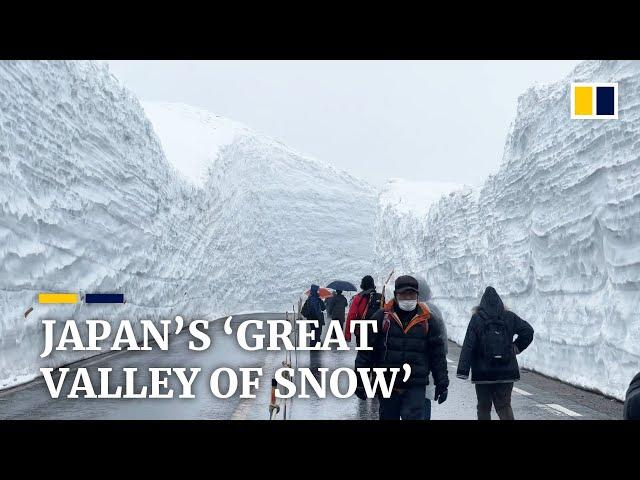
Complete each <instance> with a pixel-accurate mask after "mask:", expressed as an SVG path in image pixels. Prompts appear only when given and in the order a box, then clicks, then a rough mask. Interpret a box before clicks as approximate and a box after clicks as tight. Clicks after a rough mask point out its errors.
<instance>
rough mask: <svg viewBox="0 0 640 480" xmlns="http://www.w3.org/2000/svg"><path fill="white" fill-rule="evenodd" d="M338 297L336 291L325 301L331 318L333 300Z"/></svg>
mask: <svg viewBox="0 0 640 480" xmlns="http://www.w3.org/2000/svg"><path fill="white" fill-rule="evenodd" d="M335 298H336V294H335V293H334V294H333V295H331V296H330V297H329V298H327V299H326V300H325V301H324V305H325V307H326V308H327V310H326V311H327V315H328V317H329V318H331V309H332V308H333V300H334V299H335Z"/></svg>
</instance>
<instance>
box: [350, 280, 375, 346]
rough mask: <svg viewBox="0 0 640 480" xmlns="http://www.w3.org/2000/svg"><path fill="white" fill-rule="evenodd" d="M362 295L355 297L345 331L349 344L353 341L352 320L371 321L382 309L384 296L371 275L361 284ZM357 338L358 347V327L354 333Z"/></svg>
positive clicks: (358, 344)
mask: <svg viewBox="0 0 640 480" xmlns="http://www.w3.org/2000/svg"><path fill="white" fill-rule="evenodd" d="M360 288H361V289H362V290H361V291H360V293H358V294H357V295H356V296H354V297H353V301H352V302H351V306H350V307H349V313H348V314H347V321H346V324H345V329H344V338H345V339H346V340H347V342H350V341H351V321H352V320H369V319H371V318H372V317H373V314H374V313H376V312H377V311H378V310H380V308H382V304H381V301H382V295H381V294H379V293H377V292H376V285H375V283H374V282H373V277H372V276H371V275H365V276H364V277H362V281H361V282H360ZM353 333H354V335H355V337H356V345H357V346H358V347H359V346H360V330H359V328H358V327H357V326H356V328H355V329H354V331H353Z"/></svg>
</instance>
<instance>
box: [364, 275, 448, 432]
mask: <svg viewBox="0 0 640 480" xmlns="http://www.w3.org/2000/svg"><path fill="white" fill-rule="evenodd" d="M418 293H419V286H418V282H417V280H416V279H415V278H413V277H411V276H409V275H402V276H400V277H398V278H397V279H396V282H395V292H394V296H393V298H392V299H391V300H390V301H389V302H388V303H387V304H386V305H385V306H384V308H383V309H380V310H378V311H377V312H376V313H375V314H374V315H373V317H372V319H373V320H375V321H376V323H377V327H378V328H377V332H374V331H373V328H370V329H369V330H368V335H369V338H370V339H371V342H370V345H372V347H373V348H372V350H358V354H357V356H356V361H355V367H356V369H357V368H369V369H370V368H377V367H380V368H400V369H402V366H403V365H404V364H405V363H406V364H408V365H409V366H410V367H411V374H410V375H409V378H408V379H407V380H406V381H404V379H403V377H402V375H398V376H396V379H395V383H394V385H392V391H391V396H390V397H389V398H384V397H382V395H381V394H380V392H377V396H378V400H379V409H378V412H379V418H380V420H399V419H403V420H424V419H425V413H426V412H425V395H426V388H427V384H428V383H429V372H431V373H432V374H433V378H434V382H435V386H436V388H435V399H436V400H437V401H438V403H443V402H444V401H445V400H446V399H447V395H448V387H449V375H448V371H447V358H446V354H445V342H444V340H443V337H442V333H441V331H440V326H439V325H438V323H431V322H430V319H431V312H430V311H429V307H428V306H427V305H426V304H424V303H421V302H420V303H419V302H418ZM390 377H391V374H390V373H388V374H387V381H390V379H391V378H390ZM358 382H359V383H358V387H357V388H356V396H358V398H360V399H362V400H365V399H366V398H367V397H366V394H365V391H364V386H363V385H362V384H361V382H362V380H361V379H360V377H358Z"/></svg>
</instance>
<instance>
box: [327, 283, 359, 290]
mask: <svg viewBox="0 0 640 480" xmlns="http://www.w3.org/2000/svg"><path fill="white" fill-rule="evenodd" d="M327 288H330V289H331V290H342V291H343V292H357V291H358V289H357V288H356V287H354V285H353V283H351V282H345V281H344V280H334V281H333V282H331V283H330V284H329V285H327Z"/></svg>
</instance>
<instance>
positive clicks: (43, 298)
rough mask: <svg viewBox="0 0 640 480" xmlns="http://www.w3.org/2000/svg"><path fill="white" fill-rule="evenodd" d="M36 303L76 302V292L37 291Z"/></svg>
mask: <svg viewBox="0 0 640 480" xmlns="http://www.w3.org/2000/svg"><path fill="white" fill-rule="evenodd" d="M38 303H78V294H77V293H39V294H38Z"/></svg>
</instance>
